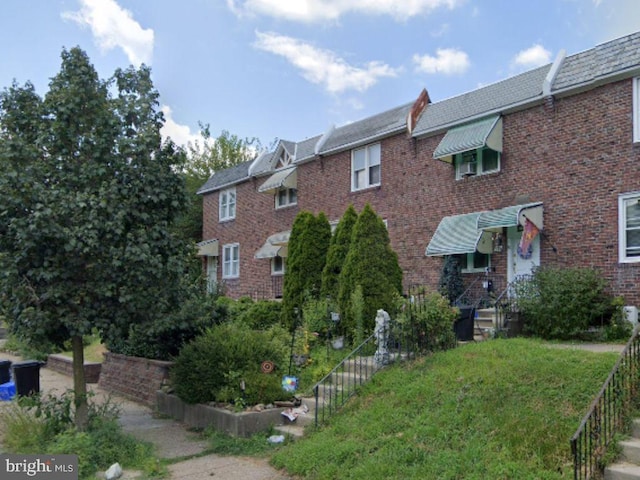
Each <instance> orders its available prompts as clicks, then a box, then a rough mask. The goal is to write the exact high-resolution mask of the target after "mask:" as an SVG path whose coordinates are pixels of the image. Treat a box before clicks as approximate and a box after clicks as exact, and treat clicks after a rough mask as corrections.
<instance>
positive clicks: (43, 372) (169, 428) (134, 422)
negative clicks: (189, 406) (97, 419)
mask: <svg viewBox="0 0 640 480" xmlns="http://www.w3.org/2000/svg"><path fill="white" fill-rule="evenodd" d="M0 360H10V361H11V362H12V363H14V362H19V361H22V360H23V359H22V358H20V357H16V356H14V355H10V354H8V353H6V352H0ZM87 387H88V389H89V390H91V391H92V392H94V394H95V398H96V399H101V398H107V397H110V398H111V400H112V401H113V402H114V403H116V404H117V405H119V407H120V419H119V421H120V424H121V425H122V427H123V429H124V431H126V432H128V433H130V434H131V435H133V436H135V437H136V438H138V439H140V440H144V441H148V442H151V443H153V444H154V445H155V446H156V453H157V455H158V457H160V458H163V459H170V460H171V459H182V458H186V459H185V460H181V461H178V462H177V463H173V464H172V465H170V466H169V472H170V477H169V478H171V479H174V480H183V479H184V480H211V479H212V478H213V479H215V480H245V479H247V480H288V478H289V477H287V476H285V475H283V474H281V473H280V472H278V471H277V470H275V469H274V468H273V467H271V466H270V465H269V464H268V462H267V460H265V459H262V458H251V457H226V456H219V455H214V454H209V455H205V456H200V457H196V458H189V457H193V456H195V455H200V454H202V452H204V451H205V450H206V448H207V442H206V441H205V440H203V439H201V438H199V437H198V436H197V434H195V433H193V432H190V431H189V430H188V429H187V427H186V426H185V425H183V424H182V423H180V422H177V421H175V420H171V419H163V418H155V417H154V415H153V411H152V410H151V409H150V408H148V407H146V406H144V405H141V404H138V403H135V402H132V401H130V400H128V399H126V398H124V397H121V396H118V395H115V394H109V393H108V392H106V391H104V390H102V389H101V388H99V387H98V386H97V385H92V384H89V385H87ZM72 388H73V379H72V378H71V377H69V376H67V375H63V374H61V373H58V372H54V371H53V370H51V369H49V368H46V367H43V368H41V369H40V390H41V392H43V393H55V392H58V393H62V392H65V391H66V390H69V389H72ZM138 477H141V474H140V473H139V472H131V471H125V472H124V474H123V476H122V477H120V478H121V479H124V480H134V479H136V478H138Z"/></svg>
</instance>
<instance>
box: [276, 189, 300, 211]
mask: <svg viewBox="0 0 640 480" xmlns="http://www.w3.org/2000/svg"><path fill="white" fill-rule="evenodd" d="M297 203H298V190H297V189H295V188H280V189H279V190H278V191H277V192H276V208H283V207H288V206H290V205H296V204H297Z"/></svg>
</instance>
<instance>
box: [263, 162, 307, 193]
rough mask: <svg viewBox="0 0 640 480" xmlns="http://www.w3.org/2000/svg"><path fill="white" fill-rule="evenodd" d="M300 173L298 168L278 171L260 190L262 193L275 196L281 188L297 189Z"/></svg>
mask: <svg viewBox="0 0 640 480" xmlns="http://www.w3.org/2000/svg"><path fill="white" fill-rule="evenodd" d="M297 185H298V172H297V170H296V167H290V168H285V169H284V170H278V171H277V172H276V173H274V174H273V175H271V176H270V177H269V178H268V179H267V181H266V182H264V183H263V184H262V185H260V187H259V188H258V192H260V193H269V194H274V193H275V192H276V191H277V190H278V189H280V188H297Z"/></svg>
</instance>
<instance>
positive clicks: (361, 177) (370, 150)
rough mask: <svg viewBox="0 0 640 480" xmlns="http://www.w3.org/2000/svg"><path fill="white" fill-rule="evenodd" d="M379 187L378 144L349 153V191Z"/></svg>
mask: <svg viewBox="0 0 640 480" xmlns="http://www.w3.org/2000/svg"><path fill="white" fill-rule="evenodd" d="M376 185H380V144H379V143H374V144H373V145H367V146H366V147H363V148H358V149H357V150H353V151H352V152H351V191H352V192H355V191H356V190H362V189H364V188H369V187H374V186H376Z"/></svg>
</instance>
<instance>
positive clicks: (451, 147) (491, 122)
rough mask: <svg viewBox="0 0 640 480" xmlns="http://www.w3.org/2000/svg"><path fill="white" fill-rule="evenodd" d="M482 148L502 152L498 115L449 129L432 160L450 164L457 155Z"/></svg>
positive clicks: (500, 120)
mask: <svg viewBox="0 0 640 480" xmlns="http://www.w3.org/2000/svg"><path fill="white" fill-rule="evenodd" d="M482 147H489V148H490V149H492V150H495V151H497V152H502V118H501V117H500V116H499V115H497V116H492V117H488V118H485V119H483V120H478V121H477V122H473V123H468V124H466V125H462V126H460V127H455V128H452V129H450V130H449V131H448V132H447V133H446V135H445V136H444V138H443V139H442V140H441V141H440V144H439V145H438V147H437V148H436V149H435V151H434V152H433V158H436V159H438V160H443V161H445V162H449V163H451V162H452V161H453V156H454V155H456V154H457V153H462V152H467V151H469V150H475V149H476V148H482Z"/></svg>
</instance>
